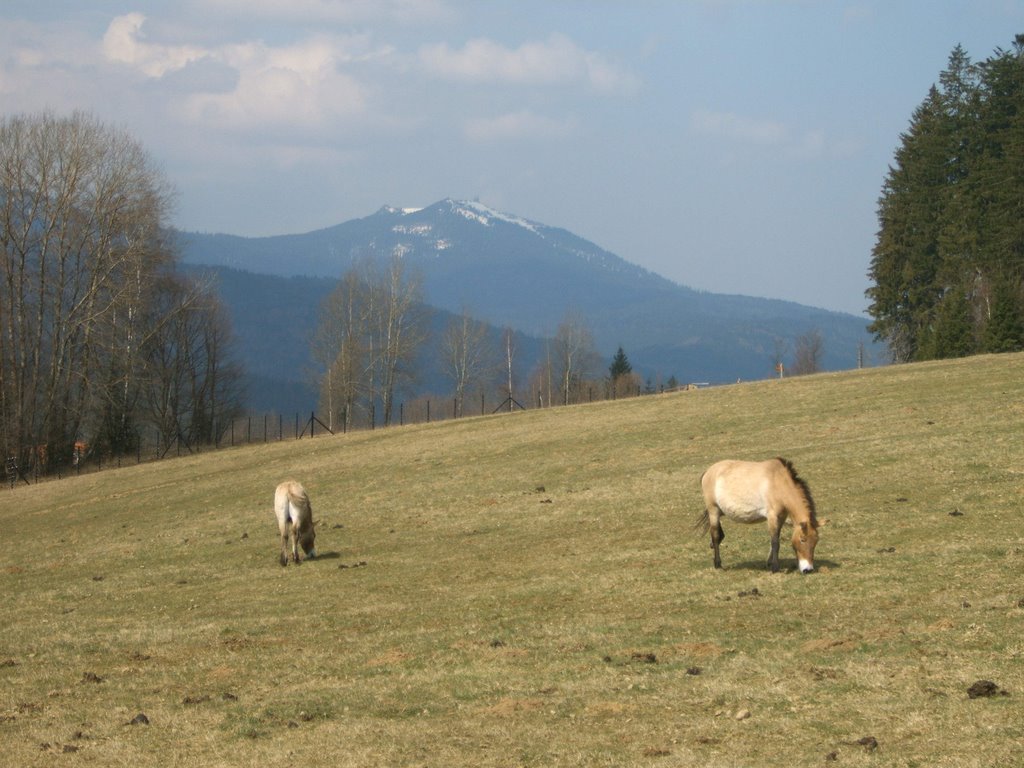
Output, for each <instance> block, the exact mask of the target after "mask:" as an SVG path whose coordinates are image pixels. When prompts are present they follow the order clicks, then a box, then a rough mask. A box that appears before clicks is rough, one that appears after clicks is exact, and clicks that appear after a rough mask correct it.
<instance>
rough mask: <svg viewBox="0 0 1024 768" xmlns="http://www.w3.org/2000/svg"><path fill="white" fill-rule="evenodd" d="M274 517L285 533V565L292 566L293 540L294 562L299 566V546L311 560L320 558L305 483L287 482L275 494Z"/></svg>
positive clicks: (283, 537)
mask: <svg viewBox="0 0 1024 768" xmlns="http://www.w3.org/2000/svg"><path fill="white" fill-rule="evenodd" d="M274 513H275V514H276V515H277V527H278V528H279V529H280V531H281V565H288V543H289V542H288V540H289V538H291V550H292V561H293V562H294V563H295V564H296V565H298V564H299V563H300V562H301V561H300V560H299V546H300V545H301V546H302V551H303V552H304V553H305V555H306V557H307V558H311V557H316V549H315V548H314V546H313V542H314V540H315V539H316V531H314V530H313V508H312V507H311V506H310V504H309V496H308V495H307V494H306V489H305V488H303V487H302V484H301V483H297V482H296V481H294V480H285V481H284V482H283V483H281V484H280V485H279V486H277V490H276V491H275V492H274Z"/></svg>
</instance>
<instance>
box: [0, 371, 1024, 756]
mask: <svg viewBox="0 0 1024 768" xmlns="http://www.w3.org/2000/svg"><path fill="white" fill-rule="evenodd" d="M1022 373H1024V357H1021V356H999V357H980V358H973V359H970V360H964V361H956V362H950V363H941V364H938V363H937V364H926V365H915V366H904V367H896V368H887V369H875V370H867V371H859V372H851V373H845V374H835V375H824V376H816V377H809V378H806V379H793V380H787V381H783V382H778V381H766V382H758V383H751V384H742V385H737V386H732V387H724V388H720V389H710V390H702V391H698V392H686V393H679V394H674V395H666V396H657V397H648V398H642V399H635V400H627V401H619V402H617V403H601V404H594V405H590V406H583V407H578V408H570V409H557V410H550V411H532V412H527V413H518V414H514V415H512V416H509V415H500V416H494V417H487V418H476V419H465V420H462V421H458V422H446V423H443V424H433V425H421V426H416V427H405V428H401V429H392V430H387V431H380V432H375V433H357V434H350V435H346V436H338V437H333V438H330V437H325V438H318V439H317V440H315V441H302V442H297V443H283V444H272V445H263V446H255V447H247V448H243V449H235V450H229V451H221V452H218V453H213V454H206V455H201V456H198V457H189V458H183V459H179V460H174V461H168V462H164V463H161V464H151V465H142V466H138V467H131V468H126V469H122V470H116V471H108V472H104V473H101V474H96V475H91V476H87V477H81V478H70V479H67V480H64V481H60V482H51V483H45V484H41V485H37V486H32V487H31V488H27V487H19V488H17V489H16V490H14V491H4V492H3V493H2V494H0V525H2V526H3V529H4V530H5V531H7V532H8V533H9V534H10V535H9V537H5V542H7V544H8V546H7V547H5V549H4V553H3V555H0V586H2V589H3V594H4V595H5V596H7V598H8V599H6V600H5V601H4V602H3V604H2V606H0V626H3V627H4V630H5V632H4V634H3V636H2V637H0V738H2V740H3V742H4V745H5V758H4V759H5V760H7V761H9V762H10V763H11V764H17V765H25V766H32V765H40V766H42V765H47V766H48V765H53V764H54V763H55V761H58V760H59V761H66V762H69V763H70V761H86V762H88V763H90V764H94V765H127V764H131V765H133V766H137V767H141V768H144V767H145V766H149V765H166V764H169V763H173V764H176V765H182V766H190V765H197V766H198V765H203V766H207V765H256V764H260V765H263V764H266V763H281V762H284V763H296V764H297V763H301V762H302V761H307V762H309V763H310V764H325V763H329V764H332V765H342V766H344V765H360V766H364V765H425V766H430V765H437V766H441V765H445V766H459V765H464V766H514V765H534V766H551V765H582V764H585V765H598V766H600V765H609V766H611V765H616V766H622V765H640V766H648V765H651V766H657V765H680V764H681V765H686V764H700V765H707V766H736V765H760V764H763V763H764V760H765V759H766V757H765V756H766V755H770V756H771V760H772V761H773V762H780V763H785V762H799V763H808V762H809V763H812V764H814V763H822V762H829V763H830V762H836V763H837V764H840V765H887V766H888V765H892V766H973V765H978V766H982V765H986V766H987V765H1006V764H1012V763H1013V762H1014V761H1015V760H1017V759H1018V757H1019V754H1018V752H1017V750H1018V747H1017V745H1018V744H1019V743H1020V741H1021V738H1022V736H1024V726H1022V725H1021V719H1020V716H1019V713H1020V700H1021V697H1022V696H1024V674H1022V671H1021V669H1022V667H1021V663H1020V662H1021V653H1022V643H1021V641H1020V637H1021V629H1022V626H1021V625H1022V622H1024V602H1022V601H1024V586H1022V583H1021V581H1020V574H1021V572H1022V568H1024V534H1022V529H1021V526H1020V499H1021V493H1022V491H1024V470H1022V467H1024V461H1022V459H1024V448H1022V447H1021V441H1020V433H1021V427H1022V426H1024V424H1022V420H1024V407H1022V405H1021V403H1022V402H1024V397H1022V395H1024V383H1022V382H1024V378H1022V376H1021V374H1022ZM776 454H781V455H784V456H786V457H788V458H790V459H792V460H793V461H794V463H795V464H796V465H797V467H798V468H799V470H800V472H801V475H803V476H805V477H806V478H807V479H808V481H809V482H810V484H811V486H812V488H813V490H814V494H815V497H816V499H817V501H818V504H819V515H820V517H822V518H824V519H827V520H828V523H827V525H826V527H825V528H824V529H823V531H822V539H821V543H820V544H819V547H818V552H817V561H818V563H817V564H818V566H819V571H820V572H819V573H816V574H815V575H813V576H809V577H800V576H799V575H797V574H795V573H793V572H792V568H793V558H792V555H791V553H789V552H788V551H785V552H784V553H783V566H784V571H785V572H784V573H782V574H777V575H772V574H770V573H767V572H766V571H765V569H764V565H765V559H766V556H767V551H768V540H767V532H766V530H765V528H764V527H763V526H758V527H751V528H738V527H736V526H735V525H733V526H731V527H728V528H727V532H728V534H729V536H728V539H727V540H726V542H725V543H724V545H723V550H722V555H723V561H724V564H725V569H724V570H723V571H721V572H715V571H714V570H713V569H712V568H711V551H710V549H709V548H708V542H707V541H705V540H704V539H703V538H702V537H698V536H696V535H695V534H694V533H693V531H692V525H693V521H694V519H695V517H696V515H697V514H698V513H699V512H700V511H701V499H700V492H699V485H698V478H699V476H700V473H701V472H702V471H703V469H704V468H706V466H708V465H709V464H710V463H712V462H713V461H715V460H717V459H720V458H724V457H735V458H765V457H767V456H771V455H776ZM290 476H293V477H296V478H297V479H300V480H301V481H302V482H303V483H304V484H305V485H306V487H307V488H308V489H309V491H310V494H311V497H312V502H313V508H314V514H315V517H316V519H317V520H318V522H319V529H318V539H317V545H318V547H317V548H318V550H319V551H320V552H321V554H322V557H321V558H320V559H318V560H315V561H312V562H308V563H306V564H303V565H302V566H300V567H298V568H296V567H293V566H290V567H288V568H284V569H282V568H280V567H279V566H278V565H277V564H276V556H277V542H276V535H277V534H276V526H275V523H274V521H273V516H272V514H271V510H270V506H271V496H272V493H273V488H274V486H275V485H276V483H277V482H278V481H279V480H282V479H284V478H286V477H290ZM727 525H728V523H727ZM980 679H985V680H991V681H993V682H994V683H995V684H996V690H995V691H994V692H993V693H992V695H985V696H979V697H978V698H973V699H972V698H969V696H968V693H967V691H968V688H969V687H970V686H971V685H972V684H974V683H975V682H976V681H978V680H980ZM1001 692H1006V694H1007V695H1003V693H1001ZM140 714H144V715H145V716H146V719H147V720H148V724H143V723H139V722H136V723H135V724H132V723H133V721H135V719H136V718H137V716H138V715H140ZM65 750H67V751H65Z"/></svg>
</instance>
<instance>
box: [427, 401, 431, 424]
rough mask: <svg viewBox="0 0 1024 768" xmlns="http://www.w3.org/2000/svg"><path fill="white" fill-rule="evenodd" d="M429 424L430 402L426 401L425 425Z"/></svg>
mask: <svg viewBox="0 0 1024 768" xmlns="http://www.w3.org/2000/svg"><path fill="white" fill-rule="evenodd" d="M429 423H430V401H429V400H427V424H429Z"/></svg>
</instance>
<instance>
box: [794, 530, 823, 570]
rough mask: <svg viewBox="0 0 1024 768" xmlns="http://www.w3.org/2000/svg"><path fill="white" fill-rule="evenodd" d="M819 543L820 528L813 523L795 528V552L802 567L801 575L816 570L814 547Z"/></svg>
mask: <svg viewBox="0 0 1024 768" xmlns="http://www.w3.org/2000/svg"><path fill="white" fill-rule="evenodd" d="M817 543H818V526H817V525H815V524H814V523H813V522H803V523H797V524H796V525H794V526H793V551H794V552H796V558H797V561H798V562H799V565H800V573H811V571H813V570H814V547H815V546H816V545H817Z"/></svg>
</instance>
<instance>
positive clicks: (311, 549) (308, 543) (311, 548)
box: [299, 521, 316, 557]
mask: <svg viewBox="0 0 1024 768" xmlns="http://www.w3.org/2000/svg"><path fill="white" fill-rule="evenodd" d="M315 542H316V529H315V526H314V525H313V522H312V521H310V524H309V527H308V528H306V529H304V530H303V531H302V532H301V533H300V534H299V546H300V547H302V551H303V552H305V553H306V557H316V546H315Z"/></svg>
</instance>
